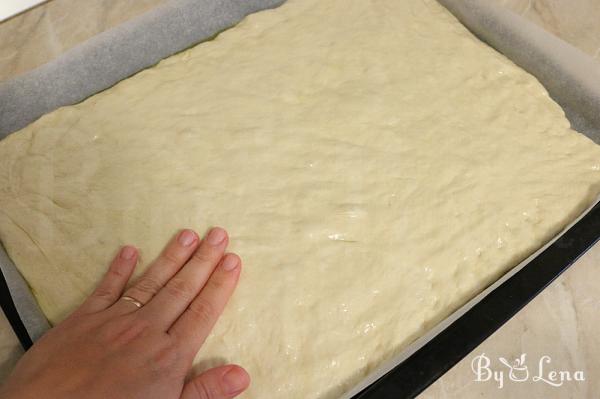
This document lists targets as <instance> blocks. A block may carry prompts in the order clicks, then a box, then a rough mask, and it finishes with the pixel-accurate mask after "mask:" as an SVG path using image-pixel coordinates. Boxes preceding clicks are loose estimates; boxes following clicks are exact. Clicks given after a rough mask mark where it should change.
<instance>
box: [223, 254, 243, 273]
mask: <svg viewBox="0 0 600 399" xmlns="http://www.w3.org/2000/svg"><path fill="white" fill-rule="evenodd" d="M239 263H240V262H238V258H237V256H235V255H225V259H223V269H225V270H227V271H228V272H230V271H232V270H233V269H235V268H236V267H237V266H238V265H239Z"/></svg>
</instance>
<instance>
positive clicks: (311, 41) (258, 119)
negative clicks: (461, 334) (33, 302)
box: [0, 0, 600, 399]
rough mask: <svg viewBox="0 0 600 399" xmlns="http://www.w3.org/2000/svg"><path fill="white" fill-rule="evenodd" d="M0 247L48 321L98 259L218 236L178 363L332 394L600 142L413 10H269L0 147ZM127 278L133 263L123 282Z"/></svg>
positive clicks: (418, 2)
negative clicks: (204, 306)
mask: <svg viewBox="0 0 600 399" xmlns="http://www.w3.org/2000/svg"><path fill="white" fill-rule="evenodd" d="M0 163H1V165H0V166H1V167H0V239H1V240H2V242H3V243H4V245H5V246H6V248H7V250H8V252H9V254H10V256H11V258H12V259H13V260H14V261H15V262H16V265H17V266H18V268H19V270H20V271H21V272H22V273H23V275H24V276H25V278H26V279H27V281H28V283H29V284H30V286H31V288H32V289H33V292H34V294H35V295H36V297H37V299H38V301H39V303H40V305H41V307H42V309H43V311H44V312H45V314H46V315H47V316H48V317H49V319H50V320H51V322H52V323H57V322H59V321H60V320H61V319H62V318H63V317H65V315H66V314H68V312H70V311H71V310H72V309H73V308H74V307H75V306H76V305H77V304H78V303H80V302H81V301H82V300H83V299H84V297H85V296H86V295H88V294H89V293H90V291H91V290H92V288H93V287H94V285H95V284H96V282H97V281H98V280H99V279H100V277H101V275H102V274H103V272H104V270H105V269H106V266H107V264H108V262H109V260H110V258H111V257H112V256H113V254H114V252H115V251H116V249H117V248H118V247H119V246H120V245H121V244H124V243H131V244H134V245H137V246H138V247H139V248H140V249H141V253H142V257H143V259H142V265H145V264H146V263H147V261H149V260H151V259H152V258H153V257H155V256H156V255H157V254H158V252H159V250H160V249H161V248H162V246H163V245H164V244H165V242H166V241H167V240H168V239H169V238H170V237H171V236H172V235H173V234H174V233H175V232H177V231H178V229H179V228H181V227H184V226H185V227H192V228H195V229H197V230H199V231H205V230H206V229H207V228H208V227H209V226H211V225H220V226H224V227H225V228H227V229H228V231H229V232H230V235H231V250H232V251H235V252H237V253H239V254H240V255H241V257H242V258H243V262H244V271H243V274H242V278H241V283H240V285H239V288H238V289H237V291H236V292H235V294H234V296H233V298H232V300H231V302H230V304H229V306H228V307H227V309H226V311H225V313H224V315H223V316H222V317H221V319H220V320H219V322H218V324H217V326H216V328H215V330H214V333H213V334H212V335H211V336H210V337H209V339H208V340H207V342H206V344H205V345H204V347H203V348H202V350H201V352H200V353H199V355H198V357H197V359H196V364H197V368H198V369H202V368H205V367H208V366H212V365H216V364H221V363H223V362H234V363H239V364H241V365H243V366H244V367H246V368H247V369H248V370H249V372H250V374H251V375H252V379H253V383H252V387H251V388H250V389H249V391H248V392H247V393H246V394H245V395H244V396H243V397H245V398H272V399H278V398H286V399H289V398H298V399H305V398H319V399H325V398H335V397H337V396H339V395H340V394H341V393H342V392H344V391H346V390H347V389H348V388H349V387H350V386H352V385H353V384H355V383H357V382H358V381H359V380H360V379H361V378H362V377H364V376H365V375H366V374H367V373H368V372H369V371H371V370H372V369H373V368H374V367H376V366H378V365H379V364H381V363H382V362H383V361H384V360H386V359H388V358H390V357H391V356H393V355H394V354H397V353H398V352H399V351H401V350H402V349H403V348H404V347H405V346H406V345H407V344H409V343H410V342H411V341H413V340H414V339H415V338H417V337H419V336H420V335H422V334H423V333H424V332H425V331H426V330H427V329H428V328H429V327H431V326H432V325H433V324H434V323H436V322H437V321H439V320H441V319H442V318H444V317H445V316H447V315H448V314H449V313H450V312H451V311H452V310H454V309H455V308H457V307H458V306H460V305H461V304H463V303H464V302H465V301H467V300H468V299H470V298H471V297H472V296H473V295H475V294H477V293H478V292H480V291H481V290H482V289H483V288H484V287H485V286H486V285H488V284H489V283H490V282H492V281H494V280H495V279H497V278H498V277H499V276H500V275H501V274H502V273H503V272H505V271H506V270H507V269H509V268H510V267H511V266H514V265H515V264H516V263H518V262H519V261H520V260H521V259H523V258H524V257H525V256H527V255H529V254H530V253H531V252H532V251H534V250H535V249H537V248H538V247H540V246H541V245H542V244H544V243H545V242H546V241H547V240H549V239H550V238H551V237H552V236H553V235H554V234H556V233H557V232H558V231H559V230H560V229H561V228H563V227H564V226H565V224H567V223H568V222H570V221H571V220H573V219H574V217H575V216H576V215H578V214H579V213H580V212H581V211H582V210H583V209H584V208H586V207H587V206H589V205H590V204H591V203H592V202H593V201H594V199H595V198H596V197H597V195H598V193H599V191H600V171H599V169H600V149H599V147H598V146H596V145H595V144H594V143H592V142H591V141H590V140H588V139H587V138H585V137H584V136H582V135H580V134H578V133H576V132H574V131H572V130H570V128H569V124H568V122H567V120H566V119H565V117H564V115H563V112H562V110H561V109H560V108H559V107H558V105H557V104H555V103H554V102H553V101H552V100H551V99H550V98H549V97H548V94H547V92H546V90H544V88H543V87H542V86H541V85H540V84H539V83H538V82H537V81H536V79H535V78H533V77H532V76H530V75H529V74H527V73H526V72H524V71H523V70H521V69H519V68H518V67H516V66H515V65H513V64H512V63H511V62H510V61H509V60H507V59H506V58H505V57H503V56H502V55H500V54H498V53H497V52H495V51H494V50H493V49H491V48H489V47H487V46H486V45H484V44H482V43H481V42H479V41H478V40H477V39H476V38H474V37H473V36H472V35H471V34H470V33H469V32H468V31H467V30H466V29H465V28H464V27H463V26H462V25H461V24H460V23H459V22H457V21H456V20H455V19H454V18H453V17H452V16H451V15H450V14H449V13H448V12H447V11H446V10H445V9H443V8H442V7H441V6H440V5H438V4H437V3H436V2H434V1H432V0H406V1H393V0H373V1H364V0H327V1H322V0H319V1H317V0H290V1H289V2H288V3H286V4H285V5H284V6H282V7H280V8H278V9H275V10H269V11H264V12H260V13H258V14H255V15H252V16H249V17H248V18H246V19H245V20H244V21H243V22H241V23H240V24H239V25H238V26H237V27H235V28H233V29H230V30H228V31H226V32H224V33H222V34H220V35H219V36H218V37H217V38H216V39H215V40H212V41H210V42H206V43H203V44H200V45H198V46H196V47H194V48H192V49H190V50H188V51H185V52H183V53H181V54H178V55H176V56H173V57H171V58H168V59H166V60H164V61H162V62H161V63H160V64H158V65H157V66H156V67H154V68H151V69H148V70H145V71H143V72H140V73H138V74H137V75H135V76H134V77H132V78H129V79H127V80H125V81H123V82H121V83H119V84H118V85H116V86H115V87H113V88H111V89H109V90H106V91H104V92H102V93H100V94H98V95H95V96H93V97H91V98H89V99H87V100H86V101H84V102H82V103H80V104H78V105H74V106H69V107H64V108H61V109H59V110H57V111H55V112H52V113H50V114H48V115H46V116H44V117H42V118H41V119H40V120H38V121H37V122H35V123H33V124H31V125H30V126H28V127H27V128H25V129H23V130H22V131H20V132H18V133H16V134H13V135H12V136H10V137H9V138H7V139H6V140H4V141H2V142H1V143H0ZM143 269H144V267H140V268H139V271H138V273H139V272H141V271H142V270H143Z"/></svg>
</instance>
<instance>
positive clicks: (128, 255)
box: [120, 246, 137, 260]
mask: <svg viewBox="0 0 600 399" xmlns="http://www.w3.org/2000/svg"><path fill="white" fill-rule="evenodd" d="M136 252H137V251H136V250H135V248H134V247H130V246H127V247H123V248H122V249H121V255H120V256H121V259H125V260H131V259H133V258H134V257H135V253H136Z"/></svg>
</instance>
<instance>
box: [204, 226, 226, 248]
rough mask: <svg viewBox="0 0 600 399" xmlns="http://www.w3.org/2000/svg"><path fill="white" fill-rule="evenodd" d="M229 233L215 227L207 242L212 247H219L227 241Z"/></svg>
mask: <svg viewBox="0 0 600 399" xmlns="http://www.w3.org/2000/svg"><path fill="white" fill-rule="evenodd" d="M225 237H227V233H225V230H223V229H222V228H220V227H215V228H213V229H211V230H210V232H209V233H208V237H207V241H208V243H209V244H210V245H219V244H220V243H222V242H223V241H224V240H225Z"/></svg>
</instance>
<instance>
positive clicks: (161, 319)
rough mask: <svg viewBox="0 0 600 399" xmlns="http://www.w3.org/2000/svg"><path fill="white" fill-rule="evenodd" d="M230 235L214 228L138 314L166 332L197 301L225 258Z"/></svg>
mask: <svg viewBox="0 0 600 399" xmlns="http://www.w3.org/2000/svg"><path fill="white" fill-rule="evenodd" d="M227 242H228V238H227V232H226V231H225V230H223V229H221V228H219V227H215V228H213V229H211V230H210V231H209V232H208V235H207V236H206V238H205V239H203V240H202V242H201V243H200V246H199V247H198V249H197V250H196V252H195V253H194V255H193V256H192V257H191V258H190V260H189V261H188V262H187V263H186V265H185V266H184V267H183V268H182V269H181V270H180V271H179V273H177V274H176V275H175V276H174V277H173V278H172V279H171V280H169V282H167V284H166V285H165V286H164V288H163V289H162V290H160V292H159V293H158V294H157V295H156V297H154V298H153V299H152V300H151V301H150V302H149V303H148V304H147V305H146V306H144V308H143V309H142V311H140V312H139V317H146V318H148V319H149V320H152V322H153V323H154V325H156V326H157V327H158V328H162V329H163V331H166V330H168V329H169V327H171V325H172V324H173V322H174V321H175V320H177V318H178V317H179V316H180V315H181V313H183V311H184V310H185V309H186V308H187V307H188V306H189V304H190V303H191V302H192V301H193V300H194V298H195V297H196V295H198V293H199V292H200V290H201V289H202V287H203V286H204V284H206V281H207V280H208V278H209V277H210V275H211V273H212V272H213V270H214V269H215V267H216V266H217V264H218V263H219V261H220V260H221V258H222V257H223V252H224V251H225V247H226V246H227Z"/></svg>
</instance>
